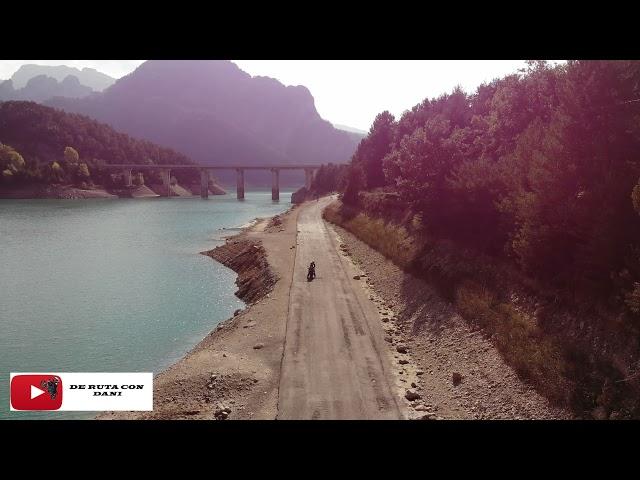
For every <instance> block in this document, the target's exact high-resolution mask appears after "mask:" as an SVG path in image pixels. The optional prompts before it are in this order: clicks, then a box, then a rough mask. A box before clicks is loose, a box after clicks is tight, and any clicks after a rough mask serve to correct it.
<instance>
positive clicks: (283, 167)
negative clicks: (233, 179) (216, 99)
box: [104, 164, 320, 170]
mask: <svg viewBox="0 0 640 480" xmlns="http://www.w3.org/2000/svg"><path fill="white" fill-rule="evenodd" d="M104 168H122V169H125V168H131V169H134V170H149V169H156V168H170V169H172V170H174V169H178V168H192V169H197V170H273V169H276V170H304V169H306V168H314V169H317V168H320V165H267V166H264V165H262V166H243V165H234V166H230V165H160V164H158V165H137V164H120V165H114V164H108V165H104Z"/></svg>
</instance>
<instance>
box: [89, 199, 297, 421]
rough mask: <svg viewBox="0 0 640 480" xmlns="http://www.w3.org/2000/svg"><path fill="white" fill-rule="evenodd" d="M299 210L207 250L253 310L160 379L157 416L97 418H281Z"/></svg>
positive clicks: (224, 327) (239, 315)
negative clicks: (280, 395) (280, 394)
mask: <svg viewBox="0 0 640 480" xmlns="http://www.w3.org/2000/svg"><path fill="white" fill-rule="evenodd" d="M298 210H299V209H298V208H297V206H295V205H294V206H293V207H292V208H291V209H289V210H288V211H287V212H285V213H284V214H281V215H276V216H275V217H271V218H268V219H260V220H259V221H258V222H257V223H255V224H253V225H251V226H250V227H248V228H246V229H244V230H243V231H241V232H240V233H238V234H236V235H233V236H230V237H226V238H225V244H224V245H221V246H219V247H216V248H214V249H213V250H209V251H207V252H202V254H203V255H207V256H210V257H212V258H213V259H215V260H217V261H220V262H221V263H222V264H224V265H226V266H228V267H230V268H232V269H233V270H234V271H236V272H237V273H238V277H237V280H236V285H238V286H239V291H238V292H237V295H238V296H239V297H240V298H242V299H243V300H244V301H245V302H247V304H248V305H247V307H245V309H244V310H241V311H237V312H236V315H235V316H234V317H232V318H230V319H228V320H226V321H223V322H221V323H220V324H219V325H218V326H217V327H216V328H215V329H214V330H213V331H212V332H210V333H209V334H208V335H207V336H206V337H205V338H204V339H203V340H202V341H200V343H198V344H197V345H196V346H195V347H194V348H193V349H191V350H190V351H189V352H188V353H187V354H186V355H185V356H184V357H183V358H182V359H180V360H179V361H178V362H176V363H175V364H173V365H171V366H170V367H169V368H167V369H166V370H164V371H162V372H161V373H159V374H158V375H156V377H155V378H154V399H153V402H154V407H153V408H154V410H153V411H152V412H105V413H102V414H100V415H98V416H97V417H96V419H98V420H111V419H119V420H122V419H139V420H143V419H154V420H158V419H211V420H213V419H226V418H228V419H275V417H276V414H277V401H278V386H279V382H280V363H281V360H282V354H283V346H284V337H285V331H286V322H287V315H288V304H289V302H288V299H289V288H290V281H289V282H287V281H286V279H287V278H291V275H292V272H293V264H294V259H295V245H296V235H297V232H296V226H297V216H298ZM274 233H276V235H273V234H274Z"/></svg>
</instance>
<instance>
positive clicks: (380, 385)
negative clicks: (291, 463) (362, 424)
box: [277, 198, 402, 419]
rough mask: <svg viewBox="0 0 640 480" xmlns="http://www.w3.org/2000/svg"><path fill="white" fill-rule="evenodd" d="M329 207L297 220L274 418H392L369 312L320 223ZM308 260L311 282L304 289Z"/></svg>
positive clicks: (375, 319)
mask: <svg viewBox="0 0 640 480" xmlns="http://www.w3.org/2000/svg"><path fill="white" fill-rule="evenodd" d="M331 200H332V199H331V198H324V199H321V200H320V201H319V202H310V203H309V204H307V205H305V206H304V207H303V209H302V210H301V211H300V213H299V216H298V239H297V245H298V246H297V249H296V258H295V268H294V272H293V280H292V284H291V294H290V299H289V312H288V319H287V330H286V339H285V345H284V355H283V359H282V369H281V376H280V388H279V400H278V417H277V418H278V419H399V418H402V414H401V411H400V408H399V406H398V403H397V402H398V399H397V397H396V396H395V395H394V394H393V393H392V388H391V385H392V379H391V377H390V365H389V360H388V354H387V349H388V347H386V346H385V344H384V339H383V330H382V327H381V326H380V322H379V315H378V312H377V310H376V306H375V305H374V303H373V302H371V301H370V300H369V298H368V297H367V296H366V294H365V292H364V290H363V289H362V288H361V287H360V285H359V283H358V282H361V281H362V280H356V279H354V278H353V276H354V275H355V274H356V273H357V272H356V271H355V270H354V267H353V265H352V264H351V263H350V262H349V260H348V259H345V257H343V256H341V255H340V254H339V253H338V244H337V238H336V235H335V233H334V232H333V231H332V230H331V228H330V227H328V226H327V225H326V224H325V222H324V220H323V219H322V209H323V208H324V207H325V206H326V205H327V204H328V203H329V202H330V201H331ZM312 261H315V263H316V274H317V277H316V279H315V280H313V281H311V282H308V281H307V279H306V273H307V267H308V265H309V263H311V262H312Z"/></svg>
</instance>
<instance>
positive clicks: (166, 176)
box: [160, 168, 171, 197]
mask: <svg viewBox="0 0 640 480" xmlns="http://www.w3.org/2000/svg"><path fill="white" fill-rule="evenodd" d="M160 174H161V175H162V186H163V187H164V194H165V196H167V197H170V196H171V170H169V169H168V168H163V169H162V170H160Z"/></svg>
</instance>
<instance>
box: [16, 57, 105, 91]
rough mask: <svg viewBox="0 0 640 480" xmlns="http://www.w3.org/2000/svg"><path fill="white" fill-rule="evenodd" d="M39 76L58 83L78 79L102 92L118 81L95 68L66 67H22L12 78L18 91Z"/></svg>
mask: <svg viewBox="0 0 640 480" xmlns="http://www.w3.org/2000/svg"><path fill="white" fill-rule="evenodd" d="M39 75H45V76H47V77H51V78H54V79H56V80H57V81H58V82H62V81H63V80H64V79H65V78H67V77H68V76H69V75H71V76H73V77H76V78H77V79H78V81H79V82H80V84H82V85H84V86H86V87H89V88H90V89H91V90H93V91H96V92H101V91H103V90H104V89H105V88H107V87H109V86H111V85H113V83H114V82H115V81H116V79H115V78H113V77H110V76H109V75H107V74H105V73H102V72H99V71H98V70H95V69H93V68H83V69H82V70H80V69H79V68H74V67H68V66H66V65H56V66H50V65H34V64H28V65H22V66H21V67H20V68H19V69H18V70H17V71H16V72H15V73H14V74H13V75H12V76H11V80H12V82H13V87H14V88H16V89H20V88H23V87H25V86H26V85H27V82H28V81H29V80H31V79H32V78H34V77H37V76H39Z"/></svg>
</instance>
